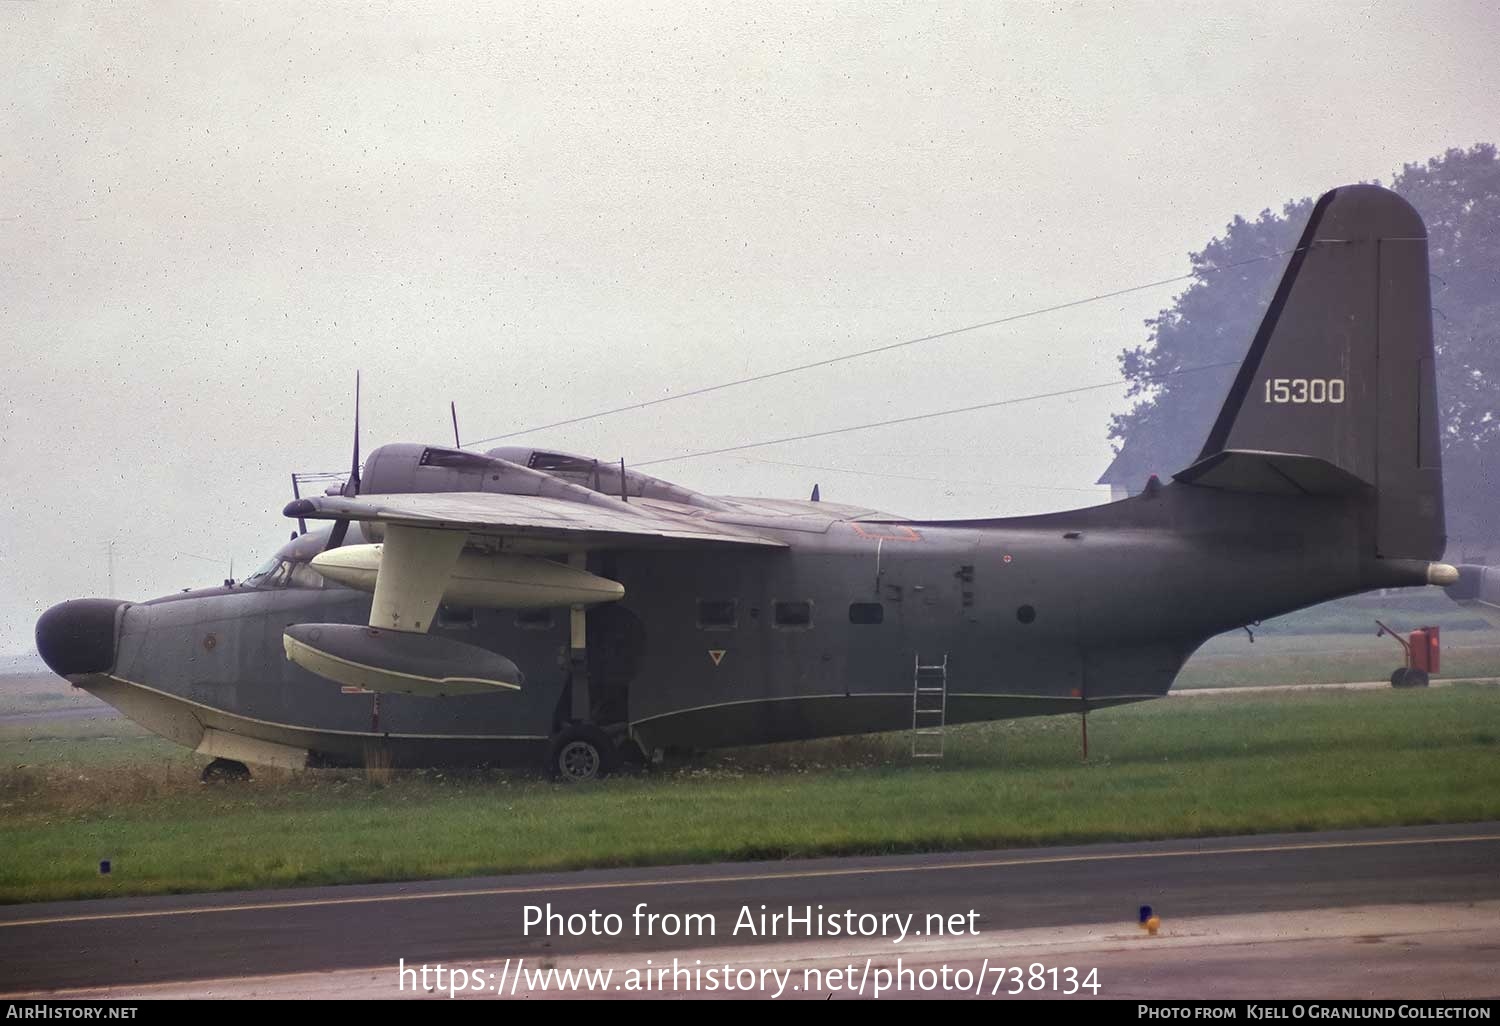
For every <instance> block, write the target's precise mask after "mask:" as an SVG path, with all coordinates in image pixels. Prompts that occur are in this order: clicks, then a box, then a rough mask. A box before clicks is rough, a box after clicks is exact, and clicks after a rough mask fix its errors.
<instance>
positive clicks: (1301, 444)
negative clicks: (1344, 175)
mask: <svg viewBox="0 0 1500 1026" xmlns="http://www.w3.org/2000/svg"><path fill="white" fill-rule="evenodd" d="M1176 477H1177V479H1178V480H1180V481H1183V482H1186V483H1189V484H1195V485H1201V486H1205V487H1212V488H1227V489H1233V490H1239V491H1253V492H1277V493H1285V494H1314V495H1330V494H1364V495H1366V496H1368V497H1369V499H1370V501H1371V502H1372V503H1373V505H1374V508H1375V550H1376V551H1375V553H1374V555H1377V556H1381V557H1384V558H1401V559H1427V560H1433V559H1438V558H1439V557H1441V556H1442V553H1443V547H1444V545H1445V542H1446V539H1445V537H1444V525H1443V480H1442V469H1441V460H1440V447H1439V439H1438V410H1437V385H1436V376H1435V374H1434V370H1433V356H1432V305H1431V297H1430V294H1429V289H1428V273H1427V230H1426V227H1425V226H1424V225H1423V224H1422V218H1421V217H1420V216H1419V215H1418V214H1417V212H1416V211H1415V210H1414V209H1413V208H1412V207H1411V205H1410V204H1409V203H1407V202H1406V201H1405V200H1403V199H1402V198H1401V197H1400V196H1397V195H1396V194H1395V193H1393V192H1390V191H1388V190H1386V189H1382V188H1379V187H1378V186H1373V185H1351V186H1346V187H1344V188H1339V189H1334V190H1333V191H1332V192H1329V193H1325V194H1324V195H1323V196H1322V197H1321V198H1320V199H1319V200H1318V202H1317V204H1316V205H1315V206H1314V207H1313V211H1312V216H1311V217H1310V218H1309V219H1308V222H1307V228H1306V229H1305V230H1304V231H1303V233H1302V239H1301V241H1300V242H1299V243H1298V244H1297V249H1296V250H1295V251H1294V252H1293V254H1292V256H1291V260H1290V261H1289V262H1288V264H1287V269H1286V273H1285V274H1284V275H1283V276H1282V279H1281V284H1280V286H1279V287H1278V288H1277V290H1276V294H1275V296H1274V297H1273V298H1272V300H1271V305H1270V307H1269V308H1268V309H1267V311H1266V316H1265V319H1264V320H1263V321H1262V322H1261V325H1260V329H1259V331H1257V332H1256V334H1255V340H1254V342H1253V343H1251V346H1250V352H1249V354H1248V355H1247V356H1246V357H1245V362H1244V364H1243V365H1241V367H1240V370H1239V373H1238V375H1236V377H1235V380H1234V384H1233V385H1232V386H1231V388H1230V390H1229V396H1228V398H1227V399H1226V400H1225V402H1224V407H1223V409H1222V410H1221V411H1220V412H1219V417H1218V420H1217V421H1215V423H1214V426H1213V430H1212V431H1211V432H1210V433H1209V436H1208V441H1207V443H1206V444H1205V445H1204V447H1203V451H1202V453H1200V454H1199V456H1198V459H1197V461H1196V462H1195V463H1193V465H1192V466H1190V467H1188V468H1187V469H1186V470H1184V471H1182V472H1180V473H1179V474H1177V475H1176Z"/></svg>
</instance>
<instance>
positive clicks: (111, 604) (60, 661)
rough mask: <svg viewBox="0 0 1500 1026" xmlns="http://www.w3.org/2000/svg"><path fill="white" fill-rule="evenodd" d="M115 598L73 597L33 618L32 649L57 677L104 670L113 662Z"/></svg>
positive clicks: (119, 603) (117, 601)
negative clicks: (34, 643) (34, 632)
mask: <svg viewBox="0 0 1500 1026" xmlns="http://www.w3.org/2000/svg"><path fill="white" fill-rule="evenodd" d="M129 604H130V603H128V602H122V601H120V600H119V599H73V600H72V601H70V602H62V603H59V604H58V605H55V606H53V607H52V608H51V609H49V610H47V611H46V612H45V613H43V614H42V618H41V619H40V620H38V621H37V622H36V650H37V652H38V653H40V654H41V657H42V660H43V661H44V662H45V663H46V664H47V665H48V666H49V667H51V668H52V672H53V673H55V674H57V675H58V676H60V677H67V676H70V675H72V674H76V673H105V672H107V671H108V670H110V669H111V668H112V667H113V666H114V665H115V614H116V611H117V610H118V609H119V608H120V607H121V606H127V605H129Z"/></svg>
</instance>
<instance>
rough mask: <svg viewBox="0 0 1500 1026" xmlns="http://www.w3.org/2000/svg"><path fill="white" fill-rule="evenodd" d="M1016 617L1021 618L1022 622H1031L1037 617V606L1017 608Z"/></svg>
mask: <svg viewBox="0 0 1500 1026" xmlns="http://www.w3.org/2000/svg"><path fill="white" fill-rule="evenodd" d="M1016 619H1017V620H1020V621H1021V622H1022V623H1031V622H1032V621H1033V620H1035V619H1036V607H1035V606H1022V607H1021V608H1020V609H1017V610H1016Z"/></svg>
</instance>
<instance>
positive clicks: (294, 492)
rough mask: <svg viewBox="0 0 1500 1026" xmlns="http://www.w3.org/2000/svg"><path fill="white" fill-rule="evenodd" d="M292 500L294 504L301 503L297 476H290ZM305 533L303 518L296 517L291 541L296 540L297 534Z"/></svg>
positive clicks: (305, 523)
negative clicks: (295, 529)
mask: <svg viewBox="0 0 1500 1026" xmlns="http://www.w3.org/2000/svg"><path fill="white" fill-rule="evenodd" d="M292 499H293V501H296V502H301V501H302V489H300V488H298V487H297V475H296V474H293V475H292ZM306 533H307V521H306V520H305V519H304V518H302V517H298V518H297V534H294V535H292V539H293V540H296V538H297V535H298V534H306Z"/></svg>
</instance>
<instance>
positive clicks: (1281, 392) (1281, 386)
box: [1266, 378, 1344, 403]
mask: <svg viewBox="0 0 1500 1026" xmlns="http://www.w3.org/2000/svg"><path fill="white" fill-rule="evenodd" d="M1343 401H1344V379H1343V378H1267V379H1266V402H1268V403H1341V402H1343Z"/></svg>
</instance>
